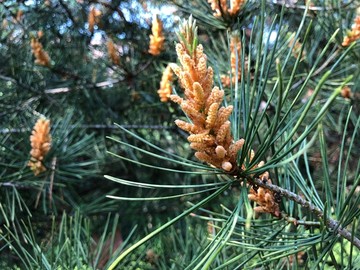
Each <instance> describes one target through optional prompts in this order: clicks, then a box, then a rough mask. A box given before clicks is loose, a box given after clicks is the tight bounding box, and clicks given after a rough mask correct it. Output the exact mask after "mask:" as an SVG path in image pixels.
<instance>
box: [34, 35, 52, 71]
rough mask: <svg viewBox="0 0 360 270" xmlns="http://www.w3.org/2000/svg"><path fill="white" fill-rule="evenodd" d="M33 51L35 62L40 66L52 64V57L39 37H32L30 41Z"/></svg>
mask: <svg viewBox="0 0 360 270" xmlns="http://www.w3.org/2000/svg"><path fill="white" fill-rule="evenodd" d="M30 46H31V52H32V53H33V55H34V56H35V64H38V65H40V66H50V57H49V55H48V53H47V52H46V51H44V49H43V46H42V45H41V43H40V42H39V40H38V39H35V38H32V39H31V42H30Z"/></svg>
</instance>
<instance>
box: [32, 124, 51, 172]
mask: <svg viewBox="0 0 360 270" xmlns="http://www.w3.org/2000/svg"><path fill="white" fill-rule="evenodd" d="M30 143H31V151H30V156H31V158H30V161H29V163H28V166H29V167H30V169H31V170H32V171H33V172H34V174H35V175H38V174H40V173H41V172H44V171H46V168H45V167H44V165H43V163H42V161H43V159H44V157H45V156H46V154H47V153H48V152H49V150H50V147H51V135H50V120H48V119H44V118H40V119H39V120H38V121H37V122H36V124H35V126H34V129H33V131H32V135H31V136H30Z"/></svg>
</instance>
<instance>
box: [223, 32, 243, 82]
mask: <svg viewBox="0 0 360 270" xmlns="http://www.w3.org/2000/svg"><path fill="white" fill-rule="evenodd" d="M230 52H231V54H230V64H231V75H232V76H231V78H230V76H229V75H222V76H221V83H222V85H223V86H224V87H229V86H230V84H231V83H233V84H235V82H236V80H238V81H239V80H240V79H241V41H240V37H239V36H238V35H233V36H232V37H231V40H230ZM245 61H246V59H245Z"/></svg>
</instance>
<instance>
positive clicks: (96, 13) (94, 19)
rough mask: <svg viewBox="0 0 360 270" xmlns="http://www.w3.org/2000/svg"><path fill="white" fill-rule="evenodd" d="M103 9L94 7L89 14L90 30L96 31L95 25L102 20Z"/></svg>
mask: <svg viewBox="0 0 360 270" xmlns="http://www.w3.org/2000/svg"><path fill="white" fill-rule="evenodd" d="M100 16H101V11H100V10H98V9H96V8H94V7H92V8H91V9H90V12H89V15H88V24H89V31H90V32H91V33H93V32H94V26H95V25H97V24H98V23H99V21H100Z"/></svg>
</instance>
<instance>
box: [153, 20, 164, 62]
mask: <svg viewBox="0 0 360 270" xmlns="http://www.w3.org/2000/svg"><path fill="white" fill-rule="evenodd" d="M151 32H152V34H151V35H150V45H149V53H150V54H151V55H159V54H160V53H161V51H162V50H163V49H164V42H165V37H164V34H163V25H162V22H161V20H160V19H159V18H158V17H157V16H154V18H153V21H152V27H151Z"/></svg>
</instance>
